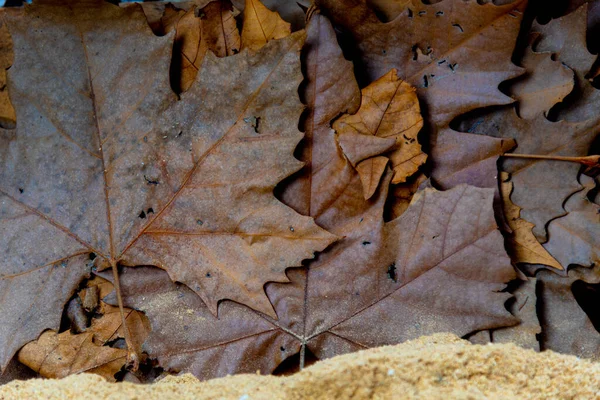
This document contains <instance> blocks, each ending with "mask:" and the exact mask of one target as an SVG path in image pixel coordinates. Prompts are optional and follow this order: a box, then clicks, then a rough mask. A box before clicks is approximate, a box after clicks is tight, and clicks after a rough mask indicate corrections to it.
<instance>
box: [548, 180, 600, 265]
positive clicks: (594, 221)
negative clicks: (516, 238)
mask: <svg viewBox="0 0 600 400" xmlns="http://www.w3.org/2000/svg"><path fill="white" fill-rule="evenodd" d="M581 181H582V183H584V190H582V191H581V192H578V193H575V194H573V195H572V196H571V197H570V198H569V199H567V202H566V203H565V210H566V211H567V213H568V214H567V215H565V216H564V217H562V218H557V219H555V220H553V221H551V222H550V224H549V225H548V238H549V240H548V242H546V243H544V248H545V249H546V250H547V251H548V252H549V253H550V254H552V255H553V256H554V257H555V258H556V259H557V260H559V261H560V263H561V264H562V265H563V266H564V267H565V268H567V267H568V266H569V265H572V264H575V265H579V266H583V267H590V266H594V265H599V264H600V205H599V204H597V203H594V202H592V201H591V200H590V199H589V198H588V193H590V191H592V190H594V188H595V186H596V182H594V180H593V179H592V178H590V177H587V176H585V175H582V176H581ZM598 200H600V198H598Z"/></svg>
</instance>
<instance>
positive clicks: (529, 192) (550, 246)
mask: <svg viewBox="0 0 600 400" xmlns="http://www.w3.org/2000/svg"><path fill="white" fill-rule="evenodd" d="M501 3H503V4H501V5H496V4H493V3H492V2H483V4H481V2H477V1H475V0H469V1H464V0H442V1H440V2H436V3H435V4H425V3H424V2H422V1H421V0H410V1H406V0H397V1H372V2H367V1H366V0H359V1H356V0H315V1H314V4H312V5H310V4H308V3H306V4H305V5H306V6H309V7H308V8H302V7H297V5H296V4H295V3H294V7H293V8H292V7H291V6H290V5H289V2H274V1H270V2H265V4H263V3H261V2H260V1H259V0H245V1H244V2H240V1H234V2H233V3H232V2H230V1H229V0H216V1H212V2H211V1H194V2H184V3H176V4H164V3H144V5H143V7H142V6H140V5H127V6H124V5H123V6H121V7H119V6H115V5H112V4H109V3H105V2H103V1H101V0H86V1H83V0H80V1H77V0H70V1H67V2H55V1H52V0H38V1H35V2H34V4H33V5H25V6H24V7H22V8H18V9H6V10H4V12H3V14H2V16H3V23H2V26H0V60H2V63H3V66H4V67H3V69H2V68H0V69H2V70H3V71H4V70H6V79H5V78H4V77H3V76H4V75H3V76H0V81H2V80H3V79H5V80H6V85H5V86H6V87H5V88H4V87H3V89H2V90H0V127H1V129H0V251H1V252H2V254H3V256H4V257H2V259H1V260H0V310H1V311H0V367H1V369H2V372H3V373H4V374H5V376H6V377H10V378H7V379H13V378H14V377H19V376H25V375H27V374H29V375H31V374H34V373H35V374H39V375H41V376H44V377H63V376H66V375H68V374H72V373H78V372H93V373H97V374H100V375H102V376H104V377H105V378H107V379H109V380H123V379H125V380H131V381H135V382H146V381H152V380H153V379H155V378H156V377H157V376H158V375H159V374H160V373H162V371H164V372H165V373H179V372H191V373H193V374H195V375H196V376H198V377H199V378H202V379H209V378H213V377H219V376H224V375H226V374H233V373H242V372H252V373H253V372H255V371H257V370H259V371H260V372H261V373H288V372H291V371H295V370H297V369H299V368H303V367H304V366H305V365H307V364H308V363H311V362H314V360H316V359H324V358H328V357H332V356H335V355H338V354H343V353H347V352H352V351H357V350H360V349H364V348H369V347H373V346H380V345H385V344H394V343H399V342H402V341H405V340H408V339H412V338H415V337H418V336H421V335H426V334H431V333H435V332H452V333H455V334H457V335H459V336H465V337H470V338H471V340H472V341H474V342H488V341H495V342H510V341H512V342H515V343H518V344H521V345H523V346H526V347H530V348H534V349H538V350H539V349H553V350H557V351H561V352H569V353H573V354H577V355H579V356H585V357H592V358H595V357H598V349H597V341H598V337H599V336H598V335H600V333H599V330H600V318H599V317H598V313H597V312H596V311H595V302H596V301H598V300H600V297H598V296H599V295H598V293H599V292H598V291H599V289H598V288H599V286H598V285H599V284H600V283H599V282H600V275H599V274H600V269H598V268H600V196H599V192H600V186H599V179H598V176H599V174H600V168H599V165H598V164H599V163H598V157H596V156H593V157H586V156H589V155H594V154H598V153H599V148H598V147H599V144H600V142H599V141H598V131H599V130H600V119H598V116H597V112H595V110H596V109H597V107H598V105H599V103H598V102H599V99H600V97H598V96H599V95H598V93H600V92H599V91H598V89H597V88H596V86H597V82H596V81H595V80H596V77H597V76H598V75H599V74H598V69H597V65H596V64H597V62H596V56H595V55H593V54H591V53H590V52H589V50H588V49H598V48H600V43H595V42H593V40H592V39H590V40H587V39H586V37H587V38H592V36H590V35H589V32H590V31H594V29H597V27H596V25H594V24H595V21H598V20H600V19H599V18H595V14H594V13H597V12H598V10H600V8H598V7H597V6H595V4H596V3H595V2H592V3H589V5H588V4H587V3H586V4H584V5H581V6H580V7H577V6H575V5H573V4H570V3H569V2H567V1H565V2H564V3H565V10H566V9H568V10H569V12H570V13H568V14H567V13H566V11H564V13H565V15H564V16H562V15H561V11H560V10H558V9H553V10H549V9H544V10H542V8H543V6H541V5H540V4H537V3H535V4H534V3H532V4H528V3H527V1H526V0H515V1H512V2H510V1H503V2H501ZM567 3H569V4H567ZM572 3H576V2H572ZM588 9H589V12H590V14H588ZM277 11H280V12H281V15H283V16H284V17H285V19H284V18H282V17H281V16H280V13H278V12H277ZM549 13H550V14H549ZM384 18H385V20H383V19H384ZM551 18H554V19H551ZM286 20H287V21H286ZM588 25H589V26H588ZM598 26H600V25H598ZM586 33H588V35H587V36H586ZM3 96H4V97H3ZM509 153H511V154H509ZM565 157H566V160H565ZM582 164H585V166H582ZM20 364H23V365H26V366H27V367H28V368H29V369H31V370H32V371H33V372H31V371H27V370H25V369H24V368H23V367H22V366H20ZM35 374H34V375H35Z"/></svg>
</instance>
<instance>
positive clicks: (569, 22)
mask: <svg viewBox="0 0 600 400" xmlns="http://www.w3.org/2000/svg"><path fill="white" fill-rule="evenodd" d="M586 27H587V5H585V4H584V5H582V6H581V7H579V8H578V9H577V10H575V11H574V12H572V13H571V14H568V15H566V16H564V17H561V18H558V19H555V20H552V21H550V22H549V23H548V24H546V25H541V24H539V23H535V22H534V24H533V26H532V32H536V33H538V34H539V35H540V36H539V38H538V40H537V42H536V43H535V44H534V50H535V51H538V52H551V53H555V54H556V58H557V59H558V60H559V61H561V62H563V63H564V64H566V65H567V66H569V67H570V68H572V69H573V71H574V72H575V85H576V90H577V93H578V96H577V97H576V98H574V99H573V101H571V102H568V103H562V104H560V105H559V106H558V107H557V110H556V118H557V119H558V120H561V119H565V120H568V121H584V120H587V119H596V120H597V119H598V118H597V117H598V115H597V112H596V111H597V109H598V104H600V91H599V90H598V89H596V88H594V86H592V82H590V81H589V80H588V79H587V78H588V73H589V72H590V70H591V68H592V65H593V64H594V61H595V60H596V58H597V56H596V55H593V54H591V53H590V52H589V51H588V49H587V45H586Z"/></svg>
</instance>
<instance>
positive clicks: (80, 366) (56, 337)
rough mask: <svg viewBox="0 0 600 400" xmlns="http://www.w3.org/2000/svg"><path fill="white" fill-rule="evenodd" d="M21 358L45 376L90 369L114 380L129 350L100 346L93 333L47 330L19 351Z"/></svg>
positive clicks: (55, 376)
mask: <svg viewBox="0 0 600 400" xmlns="http://www.w3.org/2000/svg"><path fill="white" fill-rule="evenodd" d="M19 361H20V362H22V363H23V364H25V365H27V366H28V367H29V368H31V369H32V370H34V371H36V372H37V373H39V374H40V375H41V376H43V377H45V378H55V379H59V378H64V377H65V376H67V375H71V374H78V373H83V372H88V373H93V374H98V375H101V376H103V377H104V378H105V379H106V380H108V381H113V382H114V381H115V377H114V375H115V374H116V373H117V372H119V371H120V370H121V368H122V367H123V366H124V365H125V363H126V362H127V350H124V349H116V348H112V347H107V346H101V345H98V344H96V343H94V341H93V334H92V333H91V332H85V333H79V334H76V335H74V334H72V333H71V332H69V331H66V332H63V333H58V334H57V333H56V332H54V331H46V332H44V333H42V335H41V336H40V338H39V339H38V340H35V341H33V342H30V343H27V344H26V345H25V346H24V347H23V348H22V349H21V351H19Z"/></svg>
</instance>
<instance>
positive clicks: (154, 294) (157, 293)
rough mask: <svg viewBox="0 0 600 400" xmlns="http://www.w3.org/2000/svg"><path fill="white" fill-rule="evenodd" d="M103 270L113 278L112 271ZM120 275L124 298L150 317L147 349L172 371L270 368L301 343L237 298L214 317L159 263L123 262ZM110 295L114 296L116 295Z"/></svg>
mask: <svg viewBox="0 0 600 400" xmlns="http://www.w3.org/2000/svg"><path fill="white" fill-rule="evenodd" d="M102 275H103V276H105V277H106V278H107V279H112V274H105V273H103V274H102ZM120 280H121V287H122V293H123V301H124V302H125V303H126V304H127V305H128V306H129V307H134V308H136V309H139V310H141V311H143V312H144V313H145V315H147V316H148V318H149V320H150V324H151V326H152V331H151V332H150V334H149V336H148V340H146V342H145V343H144V346H143V349H144V351H145V352H147V353H148V354H149V355H150V357H152V358H155V359H157V360H158V361H159V363H160V365H161V367H162V368H165V369H166V370H168V371H172V372H176V371H177V372H181V371H186V372H190V373H193V374H194V375H196V376H197V377H199V378H201V379H210V378H214V377H221V376H225V375H227V374H235V373H255V372H256V371H257V370H260V371H261V373H271V372H272V371H273V370H274V369H275V368H276V367H277V366H278V365H279V364H280V363H281V362H282V361H283V360H285V358H287V357H289V356H291V355H293V354H295V353H297V352H298V350H299V348H300V345H299V343H298V342H297V340H296V339H295V338H294V337H293V336H292V335H291V334H288V333H286V332H283V331H281V330H279V329H277V328H276V325H274V323H275V322H273V323H271V322H270V321H271V320H269V319H268V318H266V317H265V316H264V315H262V314H259V313H256V312H254V311H252V310H250V309H248V308H246V307H243V306H241V305H239V304H237V303H234V302H230V301H225V302H223V303H222V304H221V305H220V308H219V318H216V317H215V316H214V315H213V314H212V312H211V311H210V310H209V308H208V307H207V306H206V305H205V304H204V303H203V302H202V301H201V300H200V298H199V297H198V296H197V295H196V294H195V293H194V292H193V291H191V290H190V289H188V288H187V287H186V286H185V285H181V284H178V283H174V282H172V281H171V279H170V278H169V276H168V275H167V273H165V272H164V271H162V270H160V269H158V268H152V267H138V268H125V269H124V270H123V273H122V274H121V276H120ZM107 301H109V302H112V303H115V302H116V299H115V297H114V295H113V296H112V297H109V298H108V299H107Z"/></svg>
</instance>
